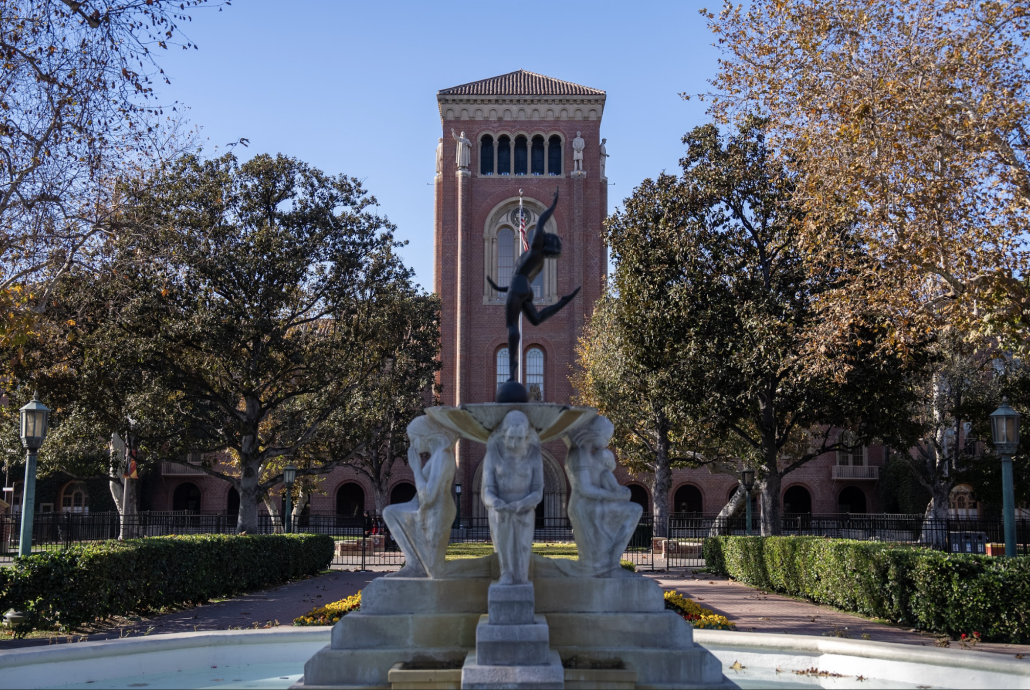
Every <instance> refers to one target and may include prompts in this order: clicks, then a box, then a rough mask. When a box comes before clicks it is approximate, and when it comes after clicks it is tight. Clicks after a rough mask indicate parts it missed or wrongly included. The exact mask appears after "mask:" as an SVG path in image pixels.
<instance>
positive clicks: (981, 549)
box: [0, 511, 1030, 569]
mask: <svg viewBox="0 0 1030 690" xmlns="http://www.w3.org/2000/svg"><path fill="white" fill-rule="evenodd" d="M780 527H781V533H782V534H785V535H801V536H817V537H827V538H843V539H859V540H874V541H883V542H894V543H902V544H909V545H912V546H918V547H922V548H930V549H936V550H941V551H948V552H953V553H954V552H961V553H995V552H996V549H997V547H995V546H993V545H996V544H1000V543H1002V542H1003V541H1004V526H1003V522H1002V520H1001V519H1000V518H971V517H966V518H948V519H924V517H923V516H922V515H884V514H876V515H858V514H831V515H809V514H804V515H798V514H788V515H784V516H783V517H782V518H781V523H780ZM745 528H746V525H745V518H743V517H731V518H720V517H718V516H714V515H699V514H673V515H671V516H670V517H669V519H668V523H667V525H666V529H665V530H656V529H655V523H654V518H653V517H651V516H644V517H643V518H641V520H640V523H639V524H638V525H637V527H636V529H635V530H634V532H633V535H632V536H631V538H630V541H629V544H628V546H627V547H626V551H625V553H624V555H623V557H624V558H625V559H627V560H630V561H632V562H633V563H634V564H635V565H636V566H637V568H638V569H640V568H643V569H665V568H674V567H697V566H703V565H704V556H703V549H704V541H705V540H706V539H708V538H710V537H714V536H719V535H743V534H745V532H746V529H745ZM121 531H122V520H121V518H120V517H119V515H118V514H117V513H114V512H109V513H108V512H105V513H99V512H98V513H37V514H36V515H35V517H34V521H33V551H48V550H58V549H63V548H67V547H69V546H72V545H75V544H85V543H90V542H99V541H105V540H112V539H118V538H119V535H120V533H121ZM281 531H282V524H281V520H280V518H279V517H277V516H270V515H268V514H261V515H259V517H258V527H257V532H258V533H263V534H270V533H274V532H281ZM294 531H296V532H307V533H314V534H326V535H329V536H332V537H333V538H334V540H335V542H336V548H335V556H334V561H333V562H334V564H335V565H338V566H349V567H357V568H360V569H365V568H368V567H386V568H399V567H401V566H402V565H403V564H404V556H403V554H402V553H401V551H400V549H399V548H398V547H397V544H396V542H395V541H394V539H393V538H392V536H391V535H390V534H389V530H388V529H387V527H386V525H385V523H384V522H383V521H382V519H381V518H380V517H379V516H376V515H372V516H370V517H369V518H363V517H348V516H343V515H336V514H323V513H312V514H307V513H305V514H303V515H301V516H300V517H299V518H298V519H297V521H296V525H294ZM19 532H20V516H19V515H17V514H15V515H0V561H10V560H11V559H12V558H13V557H14V555H15V554H16V553H17V551H18V537H19ZM660 532H664V535H660V534H659V533H660ZM751 532H752V534H760V533H761V520H760V518H759V517H758V516H755V517H754V518H753V519H752V525H751ZM125 533H126V536H128V537H134V538H143V537H157V536H164V535H171V534H234V533H236V516H235V515H229V514H224V513H221V514H218V513H213V514H207V513H194V512H186V511H183V512H142V513H138V514H137V515H135V516H132V517H131V518H130V519H127V520H126V521H125ZM533 539H534V542H537V543H542V544H546V545H552V546H553V548H552V549H551V552H552V553H554V554H556V555H561V554H565V553H568V554H569V555H571V554H573V553H575V546H574V545H575V536H574V534H573V529H572V524H571V523H570V521H569V519H568V518H567V517H559V516H554V517H549V516H538V518H537V522H536V529H535V531H534V535H533ZM450 541H451V544H454V545H469V546H468V547H467V548H464V549H456V550H457V551H460V552H462V553H463V554H464V555H466V556H469V557H471V556H474V555H487V554H489V553H490V552H491V540H490V525H489V520H488V519H487V518H486V517H466V518H460V519H457V520H455V522H454V525H453V527H452V529H451V536H450ZM1016 541H1017V552H1018V553H1020V554H1030V520H1027V519H1021V520H1017V522H1016ZM562 545H567V546H568V549H566V550H563V549H562Z"/></svg>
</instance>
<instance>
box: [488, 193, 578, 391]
mask: <svg viewBox="0 0 1030 690" xmlns="http://www.w3.org/2000/svg"><path fill="white" fill-rule="evenodd" d="M557 205H558V190H557V189H555V190H554V202H553V203H552V204H551V207H550V208H548V209H547V210H546V211H544V212H543V213H541V214H540V218H539V219H538V220H537V222H536V227H535V228H533V232H532V233H531V234H530V236H529V240H528V242H527V244H529V249H527V250H526V251H524V252H522V254H521V255H520V256H519V258H518V261H516V262H515V270H514V272H513V273H512V276H511V282H510V283H509V284H508V287H498V285H497V284H496V283H494V281H493V280H492V279H491V278H490V276H487V277H486V280H487V282H489V283H490V286H491V287H492V288H493V289H494V290H497V292H507V293H508V296H507V299H506V300H505V303H504V319H505V322H506V324H507V326H508V380H507V381H505V382H504V383H502V384H501V385H500V386H498V387H497V402H499V403H501V402H503V403H519V402H529V391H527V390H526V387H525V386H523V385H522V384H521V383H519V382H518V381H516V380H515V372H516V371H517V370H518V365H519V353H520V352H521V350H520V347H521V343H520V339H521V338H520V334H519V314H525V316H526V318H527V319H528V320H529V322H530V323H531V324H533V325H534V326H539V325H540V324H542V323H543V322H544V321H546V320H547V319H549V318H551V317H552V316H554V315H555V314H557V313H558V312H559V311H561V309H562V307H564V306H565V305H566V304H568V303H569V302H571V301H572V298H574V297H575V296H576V295H577V294H578V293H579V288H576V289H575V290H573V291H572V294H571V295H565V296H564V297H562V298H561V299H560V300H558V302H557V303H555V304H552V305H551V306H549V307H544V308H543V309H540V310H539V311H538V310H537V308H536V305H534V304H533V284H532V283H533V279H534V278H536V277H537V276H538V275H539V274H540V271H542V270H543V268H544V259H546V258H547V257H549V256H555V257H557V256H561V238H560V237H558V235H556V234H554V233H552V232H546V231H545V230H544V225H545V224H546V223H547V221H548V219H550V217H551V214H552V213H554V207H555V206H557Z"/></svg>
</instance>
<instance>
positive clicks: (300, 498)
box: [291, 486, 311, 531]
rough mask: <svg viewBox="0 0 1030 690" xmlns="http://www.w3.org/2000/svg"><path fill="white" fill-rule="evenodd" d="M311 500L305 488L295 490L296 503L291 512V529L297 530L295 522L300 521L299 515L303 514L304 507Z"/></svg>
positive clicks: (308, 491)
mask: <svg viewBox="0 0 1030 690" xmlns="http://www.w3.org/2000/svg"><path fill="white" fill-rule="evenodd" d="M310 500H311V491H310V490H308V489H307V488H305V487H303V486H302V487H300V488H299V489H298V490H297V502H296V503H294V504H293V512H292V513H291V516H292V522H293V529H294V531H296V529H297V520H299V519H300V514H301V513H303V512H304V506H306V505H307V504H308V501H310Z"/></svg>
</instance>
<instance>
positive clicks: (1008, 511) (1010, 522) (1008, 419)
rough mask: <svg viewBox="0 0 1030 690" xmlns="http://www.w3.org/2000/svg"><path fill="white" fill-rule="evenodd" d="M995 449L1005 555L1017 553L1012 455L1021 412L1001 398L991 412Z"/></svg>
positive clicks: (1017, 434)
mask: <svg viewBox="0 0 1030 690" xmlns="http://www.w3.org/2000/svg"><path fill="white" fill-rule="evenodd" d="M991 435H992V436H993V437H994V449H995V450H996V451H998V454H999V455H1000V456H1001V496H1002V508H1001V512H1002V517H1003V518H1004V520H1005V555H1006V556H1008V557H1010V558H1011V557H1014V556H1015V555H1016V497H1015V487H1014V486H1013V481H1012V456H1013V455H1014V454H1015V452H1016V449H1018V448H1019V413H1018V412H1016V411H1015V410H1013V409H1012V408H1011V407H1009V399H1008V398H1002V399H1001V407H999V408H998V409H997V410H995V411H994V412H992V413H991Z"/></svg>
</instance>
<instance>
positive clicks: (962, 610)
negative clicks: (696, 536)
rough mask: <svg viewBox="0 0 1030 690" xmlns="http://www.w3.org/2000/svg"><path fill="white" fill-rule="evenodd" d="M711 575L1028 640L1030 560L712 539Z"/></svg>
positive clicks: (938, 629) (934, 626)
mask: <svg viewBox="0 0 1030 690" xmlns="http://www.w3.org/2000/svg"><path fill="white" fill-rule="evenodd" d="M704 558H705V565H706V567H707V568H708V570H710V571H712V572H715V573H720V574H723V575H728V576H730V577H732V578H734V579H735V580H739V581H741V582H746V583H747V584H750V585H753V586H755V587H759V588H762V589H767V590H774V591H777V592H783V593H786V594H789V595H792V596H797V597H803V598H805V599H810V600H811V601H815V602H818V603H820V604H829V605H831V606H836V607H837V608H840V609H843V610H845V611H853V612H856V613H861V614H864V615H867V616H873V617H875V618H883V619H886V620H889V621H892V622H894V623H900V624H903V625H908V626H910V627H913V628H917V629H921V630H928V631H931V632H934V633H943V634H946V635H949V636H952V637H958V636H960V635H962V634H963V633H965V634H968V635H972V634H973V633H974V632H978V633H980V635H981V636H982V638H983V639H984V640H999V641H1007V642H1024V641H1028V640H1030V558H1027V557H1019V558H994V557H991V556H979V555H969V554H949V553H943V552H939V551H930V550H925V549H920V548H914V547H910V546H904V545H895V544H885V543H882V542H867V541H852V540H848V539H824V538H820V537H713V538H710V539H706V540H705V544H704Z"/></svg>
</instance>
